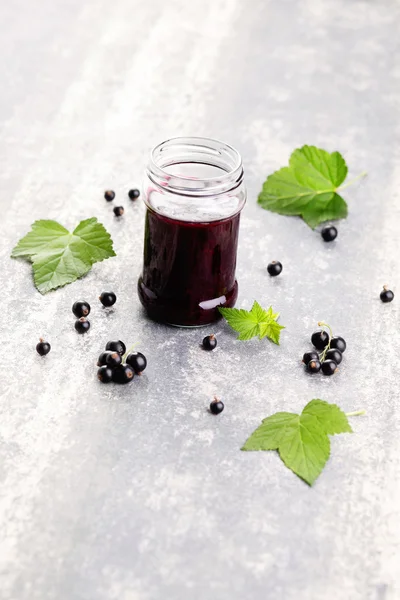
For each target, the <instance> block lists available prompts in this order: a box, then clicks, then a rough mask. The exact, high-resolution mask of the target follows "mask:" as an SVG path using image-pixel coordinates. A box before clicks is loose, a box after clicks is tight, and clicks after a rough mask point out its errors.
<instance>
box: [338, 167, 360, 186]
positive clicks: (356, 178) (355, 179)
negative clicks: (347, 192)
mask: <svg viewBox="0 0 400 600" xmlns="http://www.w3.org/2000/svg"><path fill="white" fill-rule="evenodd" d="M366 176H367V171H363V172H362V173H360V174H359V175H357V177H355V178H354V179H352V180H351V181H348V182H347V183H346V184H345V185H342V186H340V187H339V188H338V189H339V190H344V189H345V188H347V187H349V186H351V185H353V183H355V182H356V181H358V180H359V179H362V178H363V177H366Z"/></svg>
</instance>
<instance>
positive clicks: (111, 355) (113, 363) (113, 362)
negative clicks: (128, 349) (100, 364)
mask: <svg viewBox="0 0 400 600" xmlns="http://www.w3.org/2000/svg"><path fill="white" fill-rule="evenodd" d="M121 363H122V356H121V355H120V354H118V352H108V354H107V356H106V365H107V367H110V368H111V369H115V367H118V365H120V364H121Z"/></svg>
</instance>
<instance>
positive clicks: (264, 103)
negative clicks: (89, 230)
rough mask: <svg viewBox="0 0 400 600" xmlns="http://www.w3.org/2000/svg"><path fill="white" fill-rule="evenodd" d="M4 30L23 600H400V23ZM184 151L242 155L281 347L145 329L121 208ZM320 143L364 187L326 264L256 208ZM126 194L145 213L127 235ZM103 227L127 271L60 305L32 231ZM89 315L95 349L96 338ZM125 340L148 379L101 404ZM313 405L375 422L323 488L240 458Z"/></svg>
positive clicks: (176, 13)
mask: <svg viewBox="0 0 400 600" xmlns="http://www.w3.org/2000/svg"><path fill="white" fill-rule="evenodd" d="M0 22H1V30H2V33H1V36H0V56H1V65H0V73H1V82H2V86H1V94H0V130H1V144H0V165H1V168H0V181H1V200H0V202H1V224H0V226H1V238H0V244H1V270H0V273H1V280H2V295H1V297H2V311H1V312H2V314H1V341H2V348H3V361H2V369H1V376H0V387H1V396H2V397H1V401H0V410H1V416H0V434H1V441H0V444H1V445H0V452H1V463H0V477H1V486H0V518H1V527H0V536H1V544H0V552H1V555H0V568H1V572H0V589H1V592H0V595H1V597H2V599H4V600H28V599H29V600H53V599H54V600H114V599H115V600H153V599H157V600H158V599H163V600H164V599H168V600H186V599H188V598H190V599H194V600H197V599H201V600H203V599H205V598H207V599H208V598H210V599H211V598H212V599H217V600H244V599H247V598H252V599H253V600H264V599H265V598H268V599H269V598H270V599H271V600H277V599H283V600H321V599H322V598H323V599H324V600H334V599H336V598H337V597H338V596H339V597H340V598H341V600H399V599H400V576H399V570H398V565H399V549H400V460H399V456H400V435H399V434H400V409H399V400H398V381H399V375H400V368H399V365H400V361H399V356H400V342H399V334H398V327H399V311H398V296H397V297H396V298H395V300H394V302H393V303H392V304H391V305H383V304H382V303H381V302H380V300H379V292H380V289H381V286H382V285H383V284H384V283H388V284H389V285H390V286H391V287H392V289H394V291H395V292H396V285H397V283H398V281H399V275H400V272H399V271H400V266H399V228H400V205H399V189H400V150H399V141H400V125H399V116H400V62H399V35H398V34H399V28H400V3H399V2H398V1H390V0H382V1H381V2H371V1H368V0H365V1H355V0H324V2H322V1H317V0H305V1H303V2H296V1H295V0H279V1H267V0H248V1H247V2H240V0H219V1H216V0H214V1H212V0H191V1H190V2H185V1H184V0H170V1H169V2H162V1H161V0H152V1H148V2H144V1H142V2H140V1H139V0H113V2H109V1H106V0H87V1H85V2H81V1H78V0H66V1H64V2H61V1H58V2H57V1H56V2H54V0H41V2H30V1H29V0H16V1H15V2H13V3H11V2H7V3H6V2H3V3H1V5H0ZM186 134H189V135H190V134H194V135H208V136H213V137H217V138H221V139H223V140H226V141H227V142H229V143H231V144H232V145H234V146H235V147H236V148H238V150H239V151H240V152H241V154H242V156H243V160H244V164H245V168H246V178H247V185H248V192H249V196H248V204H247V206H246V208H245V210H244V213H243V221H242V229H241V238H240V253H239V264H238V279H239V285H240V295H239V302H238V305H239V306H242V307H247V308H249V307H250V305H251V303H252V301H253V300H254V299H257V300H258V301H260V302H261V304H263V305H265V306H268V305H269V304H272V305H273V307H274V308H275V309H276V310H279V311H280V312H281V322H282V323H283V324H284V325H286V327H287V328H286V330H285V331H284V332H283V334H282V344H281V346H280V347H277V346H274V345H273V344H270V343H269V342H268V341H266V340H265V341H263V342H258V341H257V340H254V341H250V342H247V343H244V342H237V341H235V336H234V334H233V333H232V332H231V331H230V330H229V328H228V327H227V326H226V325H224V324H218V326H217V327H216V328H215V330H216V331H215V332H216V333H217V335H218V342H219V345H218V349H217V351H215V352H213V353H205V352H202V351H201V350H200V348H199V346H198V343H199V341H200V340H201V339H202V337H203V335H205V332H204V331H203V330H191V331H185V330H175V329H170V328H167V327H165V326H161V325H155V324H153V323H151V322H149V321H147V320H146V318H145V317H144V316H143V314H142V311H141V308H140V306H139V302H138V299H137V296H136V290H135V287H136V279H137V276H138V274H139V272H140V269H141V261H142V243H143V217H144V208H143V206H142V205H141V204H135V205H132V204H131V203H130V201H129V200H128V199H127V197H126V193H127V191H128V189H129V188H131V187H133V186H135V185H139V184H140V182H141V177H142V170H143V166H144V163H145V161H146V157H147V153H148V150H149V149H150V148H151V147H152V146H153V145H154V144H156V143H157V142H159V141H161V140H163V139H165V138H167V137H169V136H175V135H186ZM303 143H309V144H312V143H315V144H317V145H320V146H322V147H324V148H326V149H328V150H331V151H332V150H339V151H341V152H342V153H343V154H344V156H345V157H346V159H347V161H348V164H349V167H350V176H355V175H357V174H358V173H359V172H361V171H362V170H364V169H365V170H367V171H368V173H369V175H368V178H367V179H366V180H365V181H363V182H362V183H361V184H360V185H356V186H354V187H352V188H349V189H348V190H346V193H345V194H344V195H345V198H346V199H347V200H348V202H349V206H350V215H349V218H348V219H347V220H346V221H345V222H341V223H340V224H339V237H338V240H337V242H336V243H334V244H331V245H328V244H324V243H323V242H322V240H321V238H320V236H319V234H318V233H317V232H312V231H311V230H310V229H309V228H308V227H307V226H306V225H305V224H304V223H303V222H302V221H301V220H300V219H297V218H287V217H282V216H279V215H274V214H270V213H268V212H266V211H263V210H262V209H261V208H259V207H258V206H257V204H256V197H257V194H258V192H259V190H260V188H261V184H262V182H263V180H264V179H265V177H266V175H267V174H269V173H270V172H272V171H273V170H274V169H275V168H277V167H280V166H282V165H284V164H286V162H287V159H288V156H289V154H290V152H291V151H292V150H293V149H294V148H295V147H297V146H299V145H302V144H303ZM106 188H113V189H115V191H116V193H117V198H116V201H117V202H118V204H123V205H125V208H126V212H125V216H124V217H123V219H121V220H119V221H117V220H116V219H115V218H114V216H113V213H112V208H111V207H110V205H109V204H107V203H106V202H105V200H104V199H103V191H104V189H106ZM91 216H97V217H98V218H99V220H100V221H101V222H103V223H104V225H105V226H106V227H107V229H108V230H109V231H110V233H111V234H112V237H113V239H114V242H115V249H116V251H117V254H118V257H117V258H115V259H110V260H108V261H106V262H104V263H99V264H97V265H95V267H94V268H93V270H92V271H91V272H90V274H89V275H88V276H87V277H85V278H84V279H82V280H80V281H79V282H76V283H74V284H72V285H69V286H67V287H65V288H63V289H61V290H58V291H56V292H53V293H49V294H48V295H46V296H41V295H40V294H39V293H38V292H37V291H36V290H35V289H34V287H33V285H32V280H31V267H30V265H29V264H27V263H25V262H23V261H13V260H11V259H9V254H10V251H11V249H12V247H13V245H14V244H15V243H16V242H17V240H18V239H19V238H20V237H21V236H23V235H24V234H25V233H26V232H27V231H28V230H29V227H30V224H31V223H32V222H33V221H34V220H35V219H39V218H54V219H56V220H58V221H60V222H61V223H62V224H64V225H65V226H67V227H69V228H73V227H74V226H75V225H76V224H77V223H78V222H79V221H80V220H81V219H83V218H87V217H91ZM272 259H276V260H281V262H282V263H283V265H284V269H283V273H282V275H281V276H280V277H278V278H276V279H275V280H273V279H271V278H269V276H268V275H267V273H266V265H267V263H268V262H269V261H270V260H272ZM109 288H112V289H113V290H114V291H115V292H116V294H117V296H118V302H117V304H116V305H115V309H114V310H113V311H109V312H105V311H103V310H101V308H100V305H99V303H98V302H97V300H96V298H97V296H98V295H99V293H100V292H101V291H103V289H109ZM81 298H84V299H86V300H88V301H89V302H90V303H91V305H92V313H91V315H90V320H91V323H92V327H91V330H90V333H89V334H88V335H86V336H81V337H79V336H78V335H77V334H76V332H75V330H74V318H73V315H72V313H71V305H72V303H73V301H75V300H77V299H81ZM320 319H325V320H326V321H328V322H329V323H331V325H332V327H333V328H334V331H335V332H336V333H337V334H341V335H343V336H344V337H345V338H346V339H347V341H348V350H347V352H346V355H345V360H344V363H343V366H341V369H340V373H338V374H337V375H336V376H335V377H333V378H329V379H328V378H325V379H323V378H322V376H320V377H319V376H316V377H310V376H307V375H306V374H305V373H304V371H303V368H302V367H301V365H300V363H299V360H300V358H301V356H302V354H303V352H304V351H305V350H307V349H309V347H310V344H309V338H310V335H311V333H312V332H313V330H314V329H315V328H316V322H317V321H318V320H320ZM40 335H43V336H45V337H46V338H47V339H48V340H49V341H50V342H51V344H52V351H51V353H50V354H49V355H48V356H47V357H46V358H45V359H42V358H40V357H39V356H38V355H37V354H36V353H35V345H36V342H37V339H38V337H39V336H40ZM119 337H121V338H122V339H123V340H125V342H126V343H127V344H129V343H133V342H137V343H138V348H139V349H140V350H142V351H143V352H144V353H145V354H146V355H147V357H148V360H149V366H148V369H147V371H146V373H145V375H143V377H142V378H141V379H140V380H137V381H134V382H133V383H132V385H130V386H125V387H118V388H117V387H114V386H111V385H110V386H102V385H101V384H100V383H99V382H97V380H96V377H95V361H96V358H97V355H98V354H99V352H100V351H101V350H102V347H103V345H104V343H105V342H106V341H107V340H108V339H112V338H119ZM213 394H217V395H219V396H220V397H221V398H222V399H223V400H224V401H225V406H226V408H225V411H224V413H223V414H222V415H220V416H219V417H213V416H211V415H209V414H208V413H207V410H206V407H207V406H208V404H209V402H210V400H211V398H212V396H213ZM312 398H323V399H325V400H327V401H331V402H337V403H338V404H340V406H341V407H343V408H344V409H345V410H348V411H351V410H355V409H359V408H365V409H366V410H367V413H368V414H367V416H365V417H358V418H354V419H352V425H353V428H354V431H355V433H354V435H343V436H336V437H335V438H334V439H332V456H331V459H330V461H329V463H328V464H327V466H326V468H325V471H324V472H323V474H322V475H321V477H320V478H319V480H318V481H317V482H316V484H315V486H314V488H313V489H310V488H309V487H307V486H306V485H305V484H303V483H302V482H301V481H300V480H299V479H298V478H297V477H296V476H294V475H293V474H292V473H291V472H290V471H289V470H287V469H286V468H285V467H284V466H283V464H282V463H281V461H280V460H279V457H278V456H277V455H276V454H275V453H273V452H269V453H259V454H258V453H242V452H240V450H239V449H240V446H241V444H242V443H243V441H244V440H245V439H246V438H247V436H248V435H249V434H250V432H251V431H252V430H253V429H254V428H255V427H256V426H257V425H258V424H259V422H260V421H261V419H262V418H263V417H265V416H267V415H269V414H271V413H273V412H275V411H277V410H292V411H300V410H301V409H302V407H303V406H304V404H305V403H306V402H308V401H309V400H311V399H312Z"/></svg>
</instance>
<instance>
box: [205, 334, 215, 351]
mask: <svg viewBox="0 0 400 600" xmlns="http://www.w3.org/2000/svg"><path fill="white" fill-rule="evenodd" d="M216 347H217V338H216V337H215V335H214V334H213V333H212V334H211V335H207V336H206V337H205V338H204V339H203V348H204V350H214V348H216Z"/></svg>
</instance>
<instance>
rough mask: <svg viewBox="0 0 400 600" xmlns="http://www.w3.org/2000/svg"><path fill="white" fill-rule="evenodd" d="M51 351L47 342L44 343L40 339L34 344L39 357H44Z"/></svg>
mask: <svg viewBox="0 0 400 600" xmlns="http://www.w3.org/2000/svg"><path fill="white" fill-rule="evenodd" d="M50 350H51V346H50V344H49V343H48V342H45V341H44V340H43V339H42V338H40V340H39V343H38V344H36V352H37V353H38V354H40V356H46V354H48V353H49V352H50Z"/></svg>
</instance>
